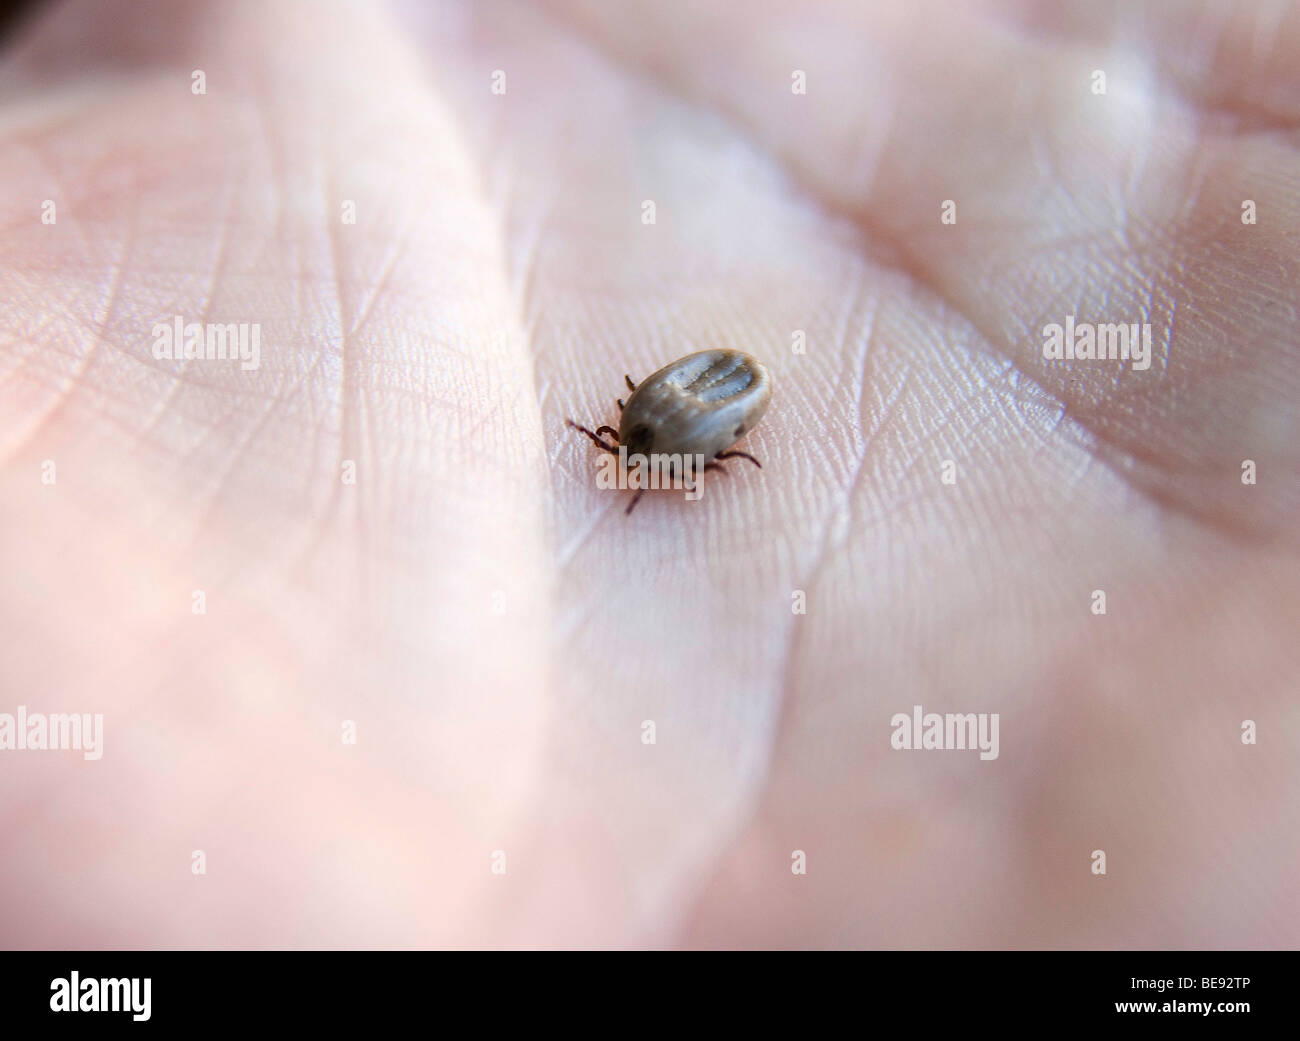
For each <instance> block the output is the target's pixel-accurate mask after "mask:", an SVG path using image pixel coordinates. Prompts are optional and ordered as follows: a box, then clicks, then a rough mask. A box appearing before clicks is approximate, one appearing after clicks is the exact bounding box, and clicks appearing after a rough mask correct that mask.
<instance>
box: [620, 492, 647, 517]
mask: <svg viewBox="0 0 1300 1041" xmlns="http://www.w3.org/2000/svg"><path fill="white" fill-rule="evenodd" d="M644 494H645V489H644V488H638V489H637V492H636V494H635V495H634V496H632V501H631V502H630V503H628V504H627V509H626V510H624V511H623V516H625V517H626V516H627V515H628V514H629V513H631V512H632V510H633V509H634V508H635V507H636V504H637V503H639V502H640V501H641V496H643V495H644Z"/></svg>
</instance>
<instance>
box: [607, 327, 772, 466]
mask: <svg viewBox="0 0 1300 1041" xmlns="http://www.w3.org/2000/svg"><path fill="white" fill-rule="evenodd" d="M771 397H772V380H771V377H769V376H768V374H767V369H765V368H764V367H763V365H762V363H761V362H759V361H758V360H757V359H755V358H753V357H751V356H750V355H748V354H746V353H744V352H743V351H733V350H727V349H721V348H719V349H715V350H711V351H699V352H698V353H696V354H688V355H686V357H684V358H678V359H677V361H675V362H673V363H672V364H671V365H665V366H664V367H663V368H662V369H660V370H659V371H658V372H656V373H654V374H653V375H651V376H648V377H647V378H646V379H644V380H642V381H641V383H639V384H638V385H637V388H636V390H634V391H633V392H632V396H631V397H630V398H628V400H627V405H626V406H625V407H624V409H623V415H622V419H621V420H620V422H619V426H618V440H619V444H621V445H626V446H627V450H628V454H629V455H632V454H635V453H637V452H642V453H646V454H648V453H650V452H657V453H660V454H664V455H676V454H683V455H702V456H704V458H705V459H712V458H713V457H714V456H716V455H717V454H718V453H719V452H725V451H726V450H727V449H728V448H730V447H731V446H732V445H733V444H735V443H736V441H737V440H738V439H739V438H741V437H743V436H744V435H745V434H746V433H747V432H748V431H750V430H752V429H753V428H754V425H755V424H756V423H757V422H758V421H759V419H760V418H761V417H762V415H763V413H764V412H765V411H766V410H767V403H768V401H769V400H770V399H771Z"/></svg>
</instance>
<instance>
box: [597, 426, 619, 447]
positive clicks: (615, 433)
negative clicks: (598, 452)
mask: <svg viewBox="0 0 1300 1041" xmlns="http://www.w3.org/2000/svg"><path fill="white" fill-rule="evenodd" d="M606 430H608V431H609V436H610V437H612V438H613V439H614V444H618V431H617V430H615V429H614V428H613V427H597V428H596V433H598V434H603V433H604V432H605V431H606Z"/></svg>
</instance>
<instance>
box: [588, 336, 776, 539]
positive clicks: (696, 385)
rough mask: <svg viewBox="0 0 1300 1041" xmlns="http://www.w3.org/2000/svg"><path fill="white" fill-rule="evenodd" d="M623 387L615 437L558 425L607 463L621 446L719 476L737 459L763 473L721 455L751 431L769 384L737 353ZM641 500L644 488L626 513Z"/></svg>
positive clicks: (606, 430) (682, 363) (678, 366)
mask: <svg viewBox="0 0 1300 1041" xmlns="http://www.w3.org/2000/svg"><path fill="white" fill-rule="evenodd" d="M623 379H625V380H626V381H627V387H628V390H630V391H631V392H632V395H631V397H629V398H628V399H627V403H626V404H624V403H623V399H622V398H619V399H618V407H619V411H620V412H622V413H623V414H622V416H621V417H620V418H619V423H618V429H617V430H615V429H614V428H613V427H610V426H602V427H597V428H596V429H595V430H594V431H593V430H588V429H587V428H586V427H584V426H579V425H578V424H577V423H575V422H574V421H573V420H571V419H566V420H565V423H566V424H567V425H568V426H570V427H572V428H573V429H574V430H577V431H578V432H579V433H582V434H586V435H587V437H589V438H591V440H592V441H594V442H595V443H596V444H597V445H598V446H599V447H600V448H602V449H604V450H605V451H606V452H611V453H613V454H614V455H618V450H619V447H620V446H621V447H624V448H626V449H627V454H628V455H629V456H632V455H637V454H641V455H645V456H649V455H650V454H651V453H657V454H660V455H678V454H680V455H692V456H695V455H699V456H703V457H704V458H705V459H707V460H709V461H708V462H707V463H706V464H705V465H704V469H705V470H720V471H722V472H723V473H726V468H725V467H724V466H723V465H722V464H721V463H720V462H718V460H719V459H731V458H734V457H737V456H738V457H740V458H741V459H748V460H749V461H750V462H751V463H753V464H754V465H755V466H757V467H759V468H760V469H761V468H762V466H763V464H762V463H760V462H759V461H758V460H757V459H755V458H754V457H753V456H752V455H750V454H749V453H748V452H739V451H727V449H729V448H731V446H732V445H734V444H735V443H736V441H737V440H738V439H739V438H741V437H743V436H744V435H745V434H747V433H748V432H749V431H751V430H753V429H754V427H755V426H757V425H758V421H759V419H761V418H762V416H763V413H764V412H765V411H767V403H768V401H769V400H771V397H772V378H771V377H770V376H769V375H768V374H767V369H765V368H764V367H763V365H762V363H761V362H759V361H758V360H757V359H755V358H752V357H750V356H749V355H748V354H745V353H744V352H743V351H732V350H726V349H716V350H711V351H698V352H697V353H695V354H688V355H686V357H684V358H678V359H677V360H676V361H675V362H673V363H672V364H671V365H665V366H664V367H663V368H662V369H660V370H659V371H658V372H656V373H654V374H653V375H652V376H649V377H647V378H646V379H644V380H642V381H641V383H640V384H639V385H638V384H635V383H633V382H632V377H631V376H624V377H623ZM604 434H608V435H609V436H610V437H612V438H613V439H614V443H613V444H610V443H609V442H608V441H606V440H605V439H604V438H603V436H602V435H604ZM644 494H645V489H644V488H639V489H637V493H636V495H634V496H633V497H632V501H631V502H630V503H628V507H627V510H626V511H625V512H626V513H631V512H632V509H633V508H634V507H635V506H636V504H637V503H638V502H640V501H641V496H642V495H644Z"/></svg>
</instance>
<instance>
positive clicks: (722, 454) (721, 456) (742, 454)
mask: <svg viewBox="0 0 1300 1041" xmlns="http://www.w3.org/2000/svg"><path fill="white" fill-rule="evenodd" d="M733 456H740V458H742V459H748V460H749V461H750V462H751V463H753V464H754V465H755V466H757V467H758V468H759V469H760V470H761V469H763V464H762V463H760V462H759V461H758V460H757V459H755V458H754V457H753V456H752V455H750V454H749V453H748V452H719V453H718V454H717V455H715V456H714V457H713V458H714V459H731V458H732V457H733Z"/></svg>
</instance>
